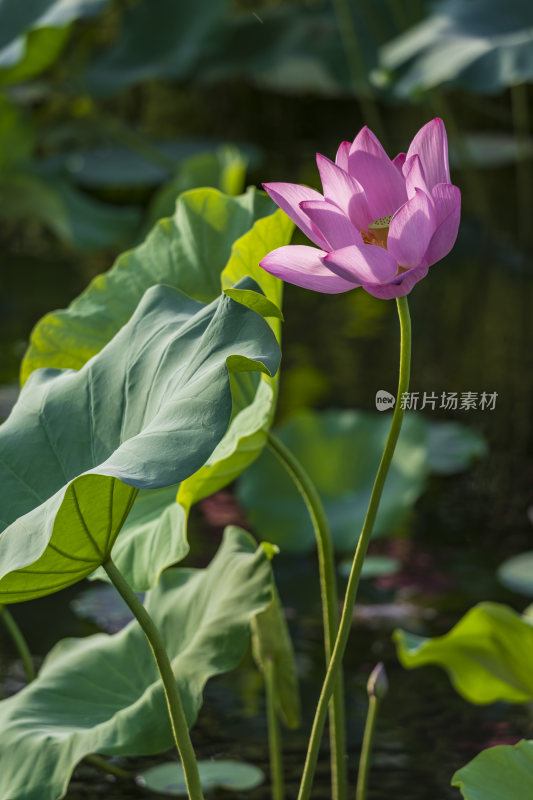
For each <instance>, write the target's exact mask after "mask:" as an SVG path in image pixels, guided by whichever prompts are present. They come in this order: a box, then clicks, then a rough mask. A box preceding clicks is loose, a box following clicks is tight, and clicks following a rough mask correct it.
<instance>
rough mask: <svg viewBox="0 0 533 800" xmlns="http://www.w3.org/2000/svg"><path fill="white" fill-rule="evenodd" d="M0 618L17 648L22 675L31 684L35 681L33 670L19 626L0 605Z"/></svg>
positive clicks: (27, 648)
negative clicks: (22, 669)
mask: <svg viewBox="0 0 533 800" xmlns="http://www.w3.org/2000/svg"><path fill="white" fill-rule="evenodd" d="M0 617H2V619H3V620H4V625H5V626H6V629H7V631H8V633H9V635H10V636H11V639H12V640H13V644H14V645H15V647H16V648H17V651H18V654H19V656H20V660H21V661H22V666H23V668H24V674H25V675H26V680H27V681H28V683H31V682H32V681H33V680H34V679H35V669H34V667H33V662H32V660H31V653H30V649H29V647H28V645H27V644H26V639H25V638H24V636H23V635H22V631H21V630H20V628H19V626H18V625H17V623H16V622H15V620H14V619H13V617H12V616H11V613H10V612H9V611H8V610H7V608H6V607H5V606H3V605H0Z"/></svg>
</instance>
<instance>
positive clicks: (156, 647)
mask: <svg viewBox="0 0 533 800" xmlns="http://www.w3.org/2000/svg"><path fill="white" fill-rule="evenodd" d="M102 566H103V568H104V569H105V571H106V572H107V574H108V576H109V579H110V580H111V581H112V583H113V584H114V585H115V587H116V589H117V591H118V592H119V594H120V595H121V596H122V597H123V599H124V600H125V602H126V603H127V605H128V606H129V607H130V609H131V611H132V612H133V614H134V616H135V617H136V619H137V621H138V623H139V625H140V626H141V628H142V629H143V631H144V633H145V635H146V638H147V639H148V642H149V643H150V647H151V648H152V651H153V654H154V658H155V661H156V664H157V667H158V669H159V674H160V675H161V680H162V681H163V687H164V690H165V696H166V699H167V704H168V712H169V715H170V722H171V726H172V733H173V734H174V741H175V742H176V747H177V748H178V752H179V755H180V758H181V763H182V764H183V771H184V773H185V782H186V784H187V792H188V795H189V798H190V800H203V793H202V784H201V782H200V774H199V772H198V764H197V762H196V756H195V755H194V750H193V746H192V742H191V737H190V735H189V728H188V726H187V720H186V719H185V714H184V712H183V706H182V704H181V698H180V695H179V690H178V684H177V683H176V679H175V677H174V673H173V671H172V665H171V663H170V659H169V657H168V653H167V651H166V649H165V644H164V642H163V639H162V637H161V634H160V633H159V630H158V628H157V626H156V625H155V623H154V621H153V620H152V618H151V616H150V615H149V614H148V612H147V611H146V609H145V607H144V606H143V604H142V603H141V601H140V600H139V598H138V597H137V595H136V594H135V592H134V591H133V589H132V588H131V586H130V585H129V584H128V582H127V581H126V580H125V578H124V577H123V575H122V573H121V572H120V571H119V570H118V569H117V567H116V566H115V564H114V563H113V561H112V560H111V558H108V559H107V561H104V563H103V564H102Z"/></svg>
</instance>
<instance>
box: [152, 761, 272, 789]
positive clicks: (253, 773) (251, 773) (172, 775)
mask: <svg viewBox="0 0 533 800" xmlns="http://www.w3.org/2000/svg"><path fill="white" fill-rule="evenodd" d="M198 771H199V773H200V783H201V784H202V789H203V790H204V792H206V793H207V792H209V791H211V790H213V789H216V788H220V789H227V790H228V791H233V792H246V791H250V790H251V789H255V788H256V787H257V786H260V785H261V784H262V783H263V781H264V780H265V776H264V774H263V771H262V770H260V769H259V767H255V766H254V765H253V764H245V763H244V762H243V761H231V760H229V759H220V760H216V761H198ZM137 783H138V784H139V785H140V786H142V787H143V788H145V789H148V790H149V791H152V792H158V793H159V794H167V795H170V796H172V797H175V796H184V795H185V796H186V795H187V784H186V782H185V774H184V772H183V767H182V766H181V764H178V763H177V762H173V763H171V764H158V765H157V766H156V767H149V768H148V769H145V770H143V772H141V773H140V775H139V777H138V778H137Z"/></svg>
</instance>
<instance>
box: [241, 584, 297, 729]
mask: <svg viewBox="0 0 533 800" xmlns="http://www.w3.org/2000/svg"><path fill="white" fill-rule="evenodd" d="M252 651H253V654H254V658H255V660H256V663H257V665H258V667H259V668H260V670H261V671H262V672H263V674H265V673H266V670H267V668H268V665H269V664H272V667H273V675H274V695H275V697H274V700H275V703H276V707H277V710H278V713H279V714H280V716H281V718H282V719H283V721H284V723H285V724H286V725H287V727H288V728H297V727H298V725H299V724H300V717H301V708H300V689H299V686H298V677H297V674H296V665H295V663H294V651H293V648H292V642H291V637H290V634H289V629H288V627H287V622H286V620H285V615H284V614H283V608H282V606H281V602H280V599H279V595H278V593H277V591H275V590H274V596H273V598H272V602H271V603H270V605H269V606H268V608H267V609H265V611H263V612H261V614H258V615H257V617H254V619H253V620H252Z"/></svg>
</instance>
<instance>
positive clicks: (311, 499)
mask: <svg viewBox="0 0 533 800" xmlns="http://www.w3.org/2000/svg"><path fill="white" fill-rule="evenodd" d="M268 445H269V447H270V449H271V450H272V452H273V453H274V455H275V456H276V457H277V458H278V459H279V461H280V462H281V463H282V464H283V466H284V467H285V469H286V470H287V472H288V473H289V475H290V476H291V478H292V479H293V481H294V483H295V485H296V487H297V488H298V491H299V492H300V494H301V495H302V497H303V500H304V502H305V504H306V506H307V510H308V512H309V516H310V517H311V522H312V524H313V528H314V532H315V537H316V542H317V550H318V565H319V572H320V594H321V598H322V614H323V620H324V649H325V653H326V667H328V666H329V663H330V660H331V655H332V652H333V645H334V643H335V637H336V636H337V630H338V628H339V613H338V596H337V578H336V575H335V561H334V558H333V544H332V541H331V532H330V529H329V523H328V520H327V517H326V512H325V511H324V506H323V505H322V501H321V499H320V497H319V495H318V492H317V490H316V487H315V485H314V483H313V481H312V480H311V478H310V477H309V475H308V474H307V472H306V471H305V469H304V468H303V466H302V465H301V464H300V462H299V461H298V459H297V458H296V456H295V455H294V454H293V453H292V452H291V451H290V450H289V449H288V448H287V447H285V445H284V444H283V442H282V441H280V439H278V437H277V436H275V435H274V434H273V433H272V432H269V434H268ZM344 707H345V706H344V685H343V677H342V669H341V668H339V670H338V674H337V677H336V680H335V688H334V691H333V699H332V701H331V703H330V708H329V719H330V727H329V738H330V749H331V780H332V797H333V800H345V798H346V732H345V730H346V729H345V718H344Z"/></svg>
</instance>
